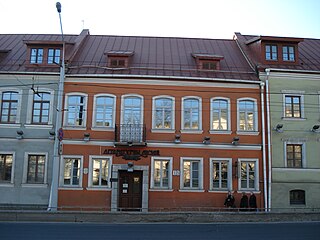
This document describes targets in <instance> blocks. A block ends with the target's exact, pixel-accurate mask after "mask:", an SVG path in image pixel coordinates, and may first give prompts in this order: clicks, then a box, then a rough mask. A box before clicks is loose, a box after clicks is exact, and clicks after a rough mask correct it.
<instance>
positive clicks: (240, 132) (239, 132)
mask: <svg viewBox="0 0 320 240" xmlns="http://www.w3.org/2000/svg"><path fill="white" fill-rule="evenodd" d="M236 133H237V134H238V135H248V136H258V135H259V134H260V132H253V131H247V132H246V131H237V132H236Z"/></svg>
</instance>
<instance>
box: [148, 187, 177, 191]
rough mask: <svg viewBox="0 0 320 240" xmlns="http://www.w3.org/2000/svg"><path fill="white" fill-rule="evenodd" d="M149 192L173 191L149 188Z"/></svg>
mask: <svg viewBox="0 0 320 240" xmlns="http://www.w3.org/2000/svg"><path fill="white" fill-rule="evenodd" d="M149 192H173V189H165V188H150V189H149Z"/></svg>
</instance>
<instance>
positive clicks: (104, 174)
mask: <svg viewBox="0 0 320 240" xmlns="http://www.w3.org/2000/svg"><path fill="white" fill-rule="evenodd" d="M91 161H92V168H91V171H92V173H91V176H92V179H91V182H92V186H93V187H107V186H108V184H109V183H108V180H109V162H110V160H109V159H101V158H92V160H91Z"/></svg>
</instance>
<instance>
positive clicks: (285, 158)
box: [283, 139, 307, 170]
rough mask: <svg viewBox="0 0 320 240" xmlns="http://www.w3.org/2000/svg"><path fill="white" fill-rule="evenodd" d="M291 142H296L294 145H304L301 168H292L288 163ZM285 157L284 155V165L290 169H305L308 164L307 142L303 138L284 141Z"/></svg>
mask: <svg viewBox="0 0 320 240" xmlns="http://www.w3.org/2000/svg"><path fill="white" fill-rule="evenodd" d="M290 144H294V145H302V147H301V150H302V159H301V165H302V166H301V168H292V167H290V168H289V167H288V163H287V145H290ZM283 149H284V150H283V157H284V167H285V168H288V169H294V170H295V169H296V170H299V169H305V168H306V166H307V158H306V142H305V141H303V140H299V139H297V140H287V141H284V142H283Z"/></svg>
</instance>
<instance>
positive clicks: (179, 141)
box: [174, 134, 181, 143]
mask: <svg viewBox="0 0 320 240" xmlns="http://www.w3.org/2000/svg"><path fill="white" fill-rule="evenodd" d="M174 143H181V135H180V134H176V136H175V139H174Z"/></svg>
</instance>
